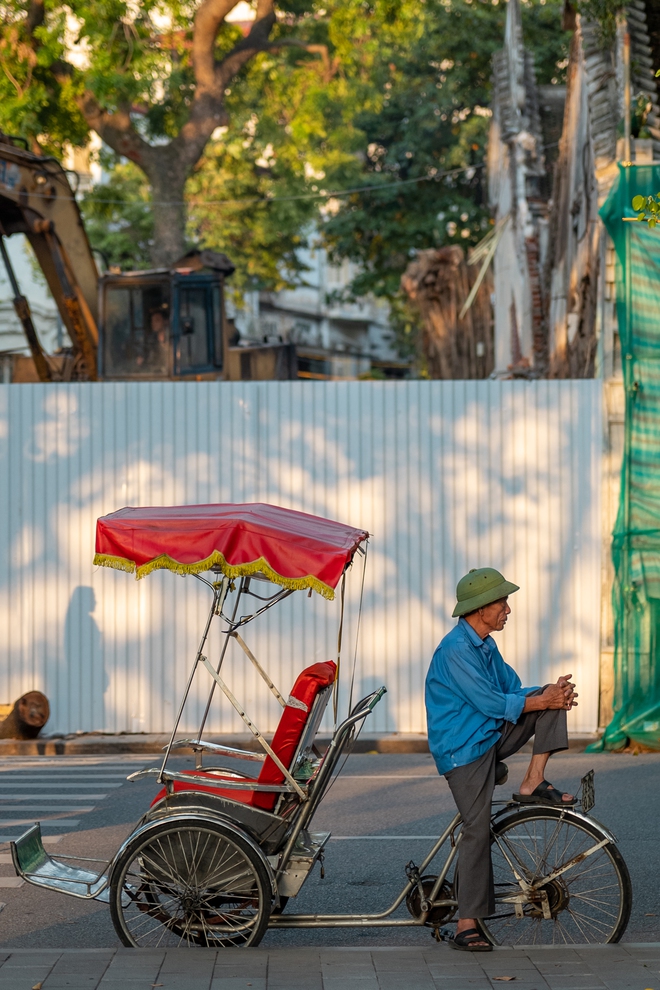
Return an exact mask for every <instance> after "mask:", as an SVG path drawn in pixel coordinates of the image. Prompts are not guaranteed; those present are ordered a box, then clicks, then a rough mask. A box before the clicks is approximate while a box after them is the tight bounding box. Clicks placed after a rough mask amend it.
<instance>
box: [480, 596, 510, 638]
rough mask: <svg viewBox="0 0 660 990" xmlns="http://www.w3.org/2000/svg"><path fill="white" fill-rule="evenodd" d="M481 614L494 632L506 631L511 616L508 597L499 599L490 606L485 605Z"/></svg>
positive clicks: (481, 609)
mask: <svg viewBox="0 0 660 990" xmlns="http://www.w3.org/2000/svg"><path fill="white" fill-rule="evenodd" d="M479 614H480V615H481V618H482V620H483V622H484V623H485V624H486V625H487V626H488V627H489V629H490V630H491V631H492V632H500V631H501V630H502V629H504V626H505V625H506V620H507V618H508V617H509V615H510V614H511V609H510V608H509V604H508V596H507V597H506V598H498V600H497V601H496V602H491V603H490V605H484V607H483V608H480V609H479Z"/></svg>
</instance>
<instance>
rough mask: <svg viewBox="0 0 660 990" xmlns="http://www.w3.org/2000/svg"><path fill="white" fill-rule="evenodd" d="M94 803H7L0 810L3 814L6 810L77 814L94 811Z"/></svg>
mask: <svg viewBox="0 0 660 990" xmlns="http://www.w3.org/2000/svg"><path fill="white" fill-rule="evenodd" d="M95 807H96V805H94V804H89V805H87V806H85V807H83V805H80V804H8V805H6V806H5V807H4V808H3V809H2V810H3V811H4V812H5V814H6V813H7V812H8V811H43V812H44V813H45V814H47V815H49V814H50V813H51V811H73V812H76V813H77V814H81V815H82V814H89V812H90V811H94V808H95Z"/></svg>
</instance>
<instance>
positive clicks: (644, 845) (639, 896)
mask: <svg viewBox="0 0 660 990" xmlns="http://www.w3.org/2000/svg"><path fill="white" fill-rule="evenodd" d="M154 762H155V761H151V760H147V759H145V758H144V757H140V758H135V757H126V758H117V757H114V758H110V757H107V758H92V757H90V758H87V759H81V758H68V757H59V758H51V759H49V758H43V759H39V758H34V759H22V758H15V759H14V760H10V759H7V760H3V761H2V762H1V763H0V808H1V811H0V841H2V840H3V839H6V837H7V836H8V835H9V834H17V833H18V832H20V830H21V828H22V827H23V826H20V825H17V824H16V822H18V821H31V820H35V819H37V818H39V819H43V820H45V821H48V822H49V823H50V824H49V826H48V827H47V828H44V835H46V836H47V837H49V838H50V839H51V841H50V842H49V843H48V844H47V848H49V849H50V850H51V852H52V854H53V855H54V856H57V855H58V853H62V854H68V855H74V854H75V855H79V856H80V855H83V856H91V857H97V858H99V859H103V858H110V857H111V856H112V855H113V853H114V852H115V851H116V850H117V848H118V847H119V845H120V843H121V842H122V840H123V839H124V838H125V837H126V836H127V835H128V834H129V833H130V831H131V829H132V827H133V825H134V824H135V822H136V821H137V820H138V818H140V817H141V815H142V814H143V812H144V811H145V809H146V808H147V806H148V804H149V802H150V801H151V799H152V797H153V795H154V794H155V787H156V785H155V784H154V783H153V782H152V781H146V782H136V783H127V782H125V781H124V776H125V775H126V774H128V773H130V772H132V771H133V770H135V769H138V768H139V767H141V766H150V765H154ZM508 762H509V767H510V777H509V782H508V783H507V785H505V787H503V788H500V789H499V792H500V793H498V794H497V796H498V797H499V796H501V797H502V798H506V797H508V796H510V794H511V792H512V791H514V790H517V786H518V784H519V783H520V780H521V779H522V776H523V771H524V766H525V765H526V762H527V758H526V757H524V756H516V757H513V758H512V759H510V760H509V761H508ZM177 765H178V766H179V767H182V766H184V765H186V766H190V765H192V761H191V760H178V761H177ZM550 766H551V768H552V773H551V774H550V775H549V776H550V779H551V780H552V781H553V783H556V784H558V785H560V786H561V787H562V789H564V790H574V789H575V788H576V787H577V785H578V783H579V779H580V777H581V776H582V775H583V774H584V773H585V772H586V771H587V770H589V769H591V768H592V767H593V768H594V769H595V771H596V807H595V808H594V810H593V812H592V814H593V815H594V816H595V817H596V818H598V819H599V820H600V821H602V822H603V823H604V824H605V825H607V826H608V827H609V828H611V829H613V830H614V832H615V834H616V835H617V837H618V839H619V846H620V849H621V851H622V853H623V855H624V858H625V859H626V861H627V863H628V867H629V869H630V873H631V877H632V882H633V890H634V905H633V913H632V917H631V921H630V925H629V927H628V930H627V932H626V935H625V936H624V941H632V942H646V941H649V942H652V941H655V942H657V941H660V843H659V842H658V836H659V833H660V827H659V826H658V823H657V819H658V817H659V816H660V754H657V755H656V754H648V755H640V756H636V757H633V756H630V755H598V756H590V755H586V754H567V755H564V756H561V755H560V756H556V757H554V759H553V760H552V761H551V765H550ZM46 792H47V795H48V796H45V795H46ZM44 806H45V809H46V810H44ZM21 809H24V810H21ZM48 809H50V810H48ZM452 814H453V803H452V799H451V795H450V794H449V791H448V788H447V785H446V783H445V782H444V780H443V779H441V778H439V777H438V775H437V773H436V771H435V768H434V765H433V762H432V760H431V757H430V756H427V755H410V756H408V755H391V756H386V755H354V756H352V757H351V758H350V759H349V760H348V762H347V764H346V766H345V767H344V770H343V773H342V774H341V776H340V777H339V778H338V779H337V780H336V782H335V783H334V785H333V787H332V789H331V790H330V791H329V793H328V794H327V796H326V799H325V801H324V803H323V805H322V806H321V808H320V809H319V811H318V813H317V816H316V819H315V821H314V829H316V830H320V831H321V830H322V831H331V832H332V834H333V839H332V840H331V841H330V843H329V846H328V849H327V854H326V861H325V868H326V877H325V879H324V880H321V878H320V873H319V869H318V867H316V868H315V870H314V872H313V874H312V876H311V877H310V878H309V879H308V881H307V883H306V885H305V886H304V887H303V889H302V891H301V893H300V895H299V896H298V898H297V899H296V902H294V904H295V909H296V910H297V911H304V912H311V911H323V912H324V913H327V912H335V911H336V912H342V913H344V912H352V911H361V910H369V911H375V910H382V909H384V908H385V907H386V906H387V905H388V904H389V903H390V902H391V901H392V900H394V898H395V896H396V894H397V893H398V892H399V891H400V890H401V888H402V887H403V885H404V883H405V872H404V868H405V865H406V863H408V861H409V860H410V859H414V860H416V861H417V862H419V861H420V860H421V859H422V858H423V856H424V854H425V852H426V850H427V849H428V848H429V847H430V845H431V840H430V839H428V838H424V837H428V836H432V835H435V834H437V833H438V832H439V830H440V829H441V828H442V827H443V825H444V824H445V823H446V822H447V821H448V820H449V819H450V818H451V815H452ZM59 836H61V838H59ZM12 875H13V868H12V867H11V865H10V862H9V857H8V846H7V845H0V901H2V902H4V905H5V906H4V908H3V910H2V912H1V913H0V946H1V947H2V948H4V949H6V948H9V947H11V948H48V947H57V948H61V947H67V948H106V947H107V948H112V947H116V946H117V945H118V944H119V943H118V939H117V937H116V935H115V933H114V929H113V927H112V924H111V921H110V915H109V911H108V908H107V906H106V905H103V904H98V903H95V902H92V903H89V902H85V901H79V900H74V899H73V898H71V897H66V896H64V895H61V894H55V893H51V892H49V891H43V890H39V889H37V888H34V887H31V886H30V885H27V884H24V885H22V886H21V887H16V886H12V885H11V884H13V883H15V881H14V880H13V878H12ZM291 907H293V904H292V905H291ZM429 939H430V934H429V932H428V930H424V929H399V930H395V929H364V930H360V929H337V930H328V929H323V930H319V929H316V930H307V931H304V930H300V931H295V932H294V931H291V932H284V931H280V932H277V931H270V932H268V933H267V934H266V936H265V938H264V941H263V943H262V944H263V945H264V947H268V948H275V947H278V946H283V947H285V946H286V947H290V946H293V945H317V946H318V945H328V946H329V945H353V946H365V947H367V946H377V945H390V946H391V945H396V944H399V945H417V946H420V945H421V946H424V945H426V944H428V940H429Z"/></svg>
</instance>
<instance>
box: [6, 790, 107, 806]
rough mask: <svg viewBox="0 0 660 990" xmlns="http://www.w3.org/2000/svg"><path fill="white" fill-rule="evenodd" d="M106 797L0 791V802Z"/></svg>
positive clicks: (39, 791) (88, 799)
mask: <svg viewBox="0 0 660 990" xmlns="http://www.w3.org/2000/svg"><path fill="white" fill-rule="evenodd" d="M107 796H108V795H107V794H44V793H43V791H41V790H38V791H35V792H34V793H33V794H7V793H5V792H3V791H1V790H0V801H35V800H39V801H63V800H64V799H66V800H67V801H103V800H104V799H105V798H107ZM23 807H26V805H23ZM81 810H82V809H81ZM85 810H87V809H85Z"/></svg>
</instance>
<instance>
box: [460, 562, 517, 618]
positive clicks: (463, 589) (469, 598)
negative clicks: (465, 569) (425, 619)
mask: <svg viewBox="0 0 660 990" xmlns="http://www.w3.org/2000/svg"><path fill="white" fill-rule="evenodd" d="M514 591H518V585H517V584H511V582H510V581H505V580H504V575H503V574H500V572H499V571H496V570H495V568H494V567H478V568H474V567H473V568H472V570H471V571H470V572H469V573H468V574H466V575H465V577H462V578H461V580H460V581H459V582H458V584H457V585H456V597H457V599H458V601H457V602H456V608H455V609H454V611H453V612H452V615H453V616H454V617H456V616H457V615H467V613H468V612H474V611H475V609H478V608H483V606H484V605H490V604H491V602H496V601H497V600H498V599H499V598H504V597H506V595H512V594H513V592H514Z"/></svg>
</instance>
